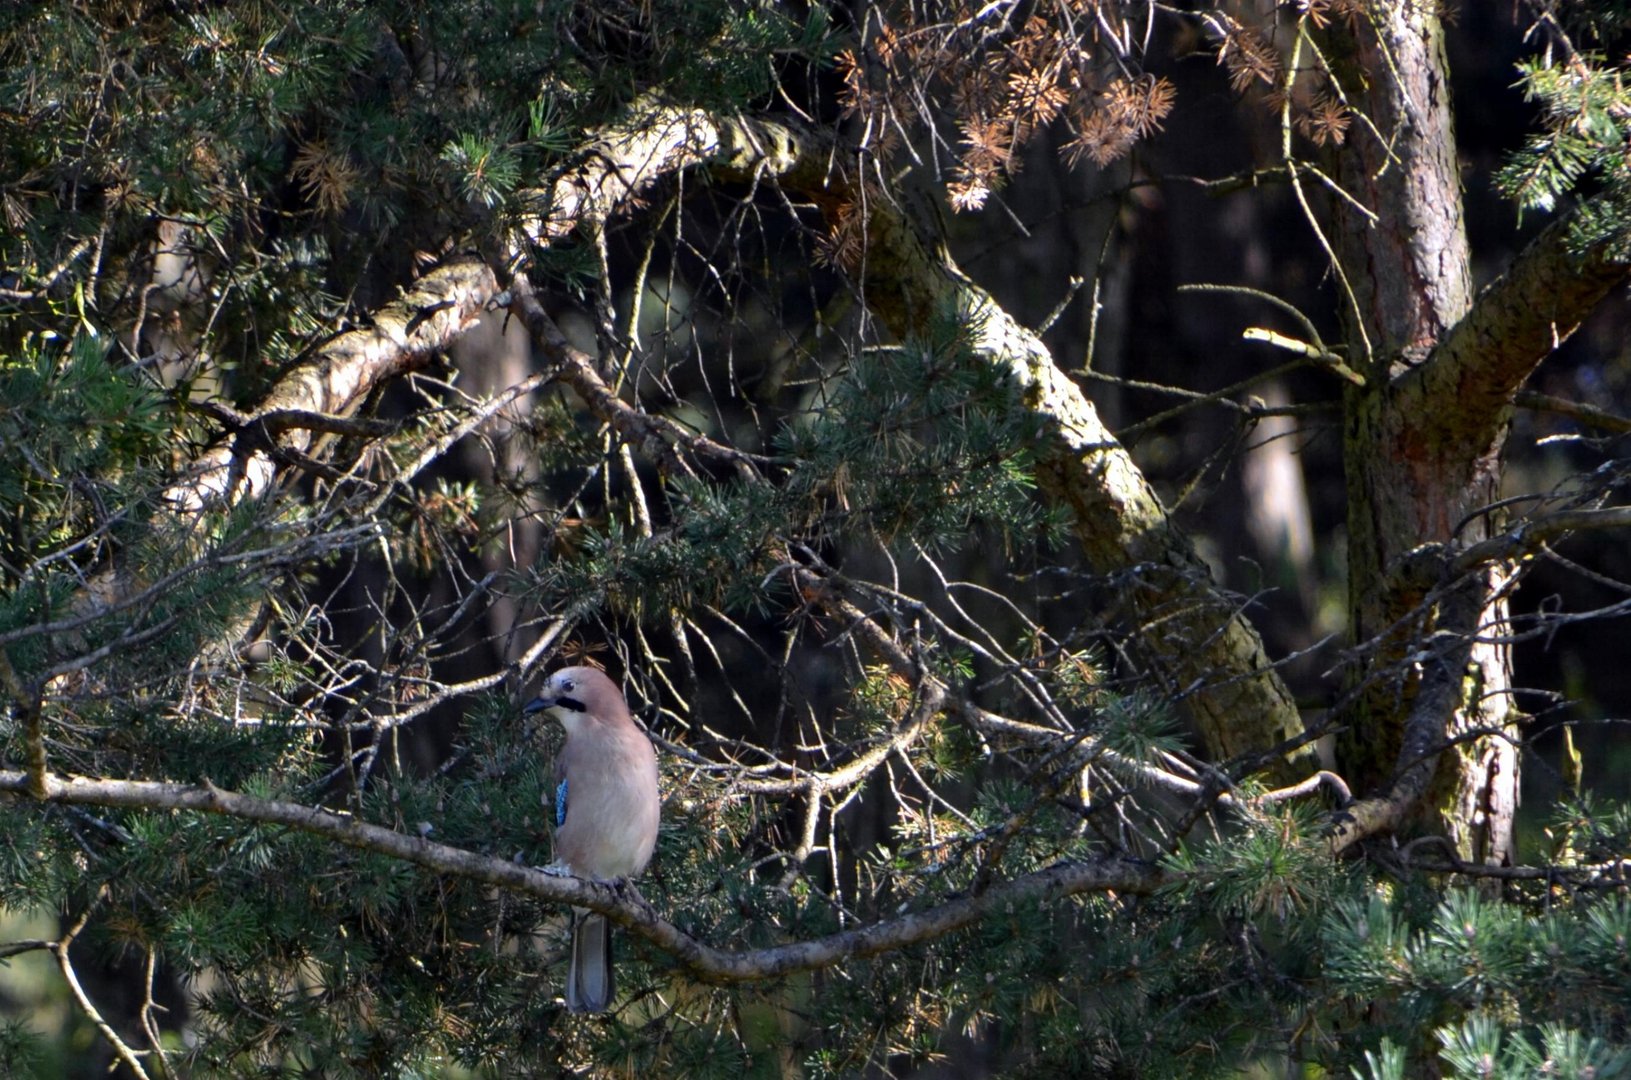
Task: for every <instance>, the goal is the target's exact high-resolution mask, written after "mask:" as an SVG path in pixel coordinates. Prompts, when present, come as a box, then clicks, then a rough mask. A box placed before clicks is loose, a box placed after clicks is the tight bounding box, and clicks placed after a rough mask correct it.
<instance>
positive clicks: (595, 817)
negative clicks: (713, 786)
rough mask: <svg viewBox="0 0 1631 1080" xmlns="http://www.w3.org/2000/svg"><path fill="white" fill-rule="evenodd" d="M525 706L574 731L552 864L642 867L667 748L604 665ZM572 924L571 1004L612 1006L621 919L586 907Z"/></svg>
mask: <svg viewBox="0 0 1631 1080" xmlns="http://www.w3.org/2000/svg"><path fill="white" fill-rule="evenodd" d="M521 713H522V715H523V716H533V715H535V714H537V713H548V714H549V715H550V716H552V717H554V718H555V719H556V720H558V721H560V724H561V727H563V728H565V729H566V742H565V743H564V744H562V746H561V752H560V755H559V756H558V757H557V758H556V759H555V783H556V788H555V861H554V863H552V864H551V866H550V867H548V868H546V869H549V870H552V871H555V872H565V873H569V874H571V875H572V876H573V877H581V878H590V879H593V880H595V881H616V880H618V879H621V878H632V877H635V876H636V875H638V874H639V873H640V871H642V870H644V869H645V868H646V863H648V862H650V861H651V851H652V849H653V848H654V847H656V845H657V816H658V813H659V810H660V799H659V796H658V794H657V754H656V752H655V751H654V750H652V748H651V740H650V739H648V738H646V736H645V733H644V732H642V731H641V730H640V729H639V728H638V727H636V726H635V724H634V719H633V717H631V716H630V715H629V707H628V704H627V703H626V702H625V701H624V700H623V694H622V692H621V691H620V690H618V688H617V685H616V684H615V683H613V682H612V680H611V679H609V678H607V677H606V674H605V673H604V672H602V671H600V670H598V669H596V668H590V667H569V668H562V669H561V670H560V671H557V672H555V673H554V674H553V675H551V676H550V677H549V680H548V681H547V682H545V683H544V688H543V692H542V693H541V694H540V695H539V696H538V697H536V698H534V699H533V700H532V701H529V702H528V703H527V704H526V706H525V707H524V708H523V709H522V710H521ZM572 922H573V925H572V962H571V967H570V969H569V970H568V972H567V978H566V1007H567V1008H568V1009H570V1010H571V1011H572V1012H575V1013H596V1012H604V1011H605V1010H606V1008H607V1006H609V1005H610V1004H611V1001H612V994H613V992H614V985H613V981H612V928H611V925H610V924H609V923H607V921H606V917H605V916H604V915H600V914H597V913H595V912H592V911H584V910H582V909H578V910H576V911H574V912H573V919H572Z"/></svg>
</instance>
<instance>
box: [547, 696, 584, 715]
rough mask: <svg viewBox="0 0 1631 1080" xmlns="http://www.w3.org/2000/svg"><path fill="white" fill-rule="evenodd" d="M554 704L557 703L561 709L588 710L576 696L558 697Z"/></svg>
mask: <svg viewBox="0 0 1631 1080" xmlns="http://www.w3.org/2000/svg"><path fill="white" fill-rule="evenodd" d="M555 704H557V705H559V706H560V707H561V708H563V709H571V710H572V711H573V712H588V711H589V710H588V709H586V708H584V705H583V702H581V701H579V700H578V699H577V698H572V697H558V698H556V699H555Z"/></svg>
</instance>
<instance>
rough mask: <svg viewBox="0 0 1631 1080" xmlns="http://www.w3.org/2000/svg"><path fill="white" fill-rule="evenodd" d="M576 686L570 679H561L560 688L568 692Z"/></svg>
mask: <svg viewBox="0 0 1631 1080" xmlns="http://www.w3.org/2000/svg"><path fill="white" fill-rule="evenodd" d="M577 688H578V684H577V683H575V682H573V681H572V680H571V679H562V680H561V689H562V690H565V691H567V692H569V693H570V692H571V691H573V690H576V689H577Z"/></svg>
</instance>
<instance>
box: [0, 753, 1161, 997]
mask: <svg viewBox="0 0 1631 1080" xmlns="http://www.w3.org/2000/svg"><path fill="white" fill-rule="evenodd" d="M32 783H33V780H32V779H31V778H30V777H29V776H28V774H26V773H23V772H17V771H13V770H0V792H10V793H12V794H15V795H27V794H29V793H30V792H31V791H32V790H33V788H32V787H31V784H32ZM44 787H45V801H47V802H55V803H64V804H70V805H93V806H118V807H125V808H127V809H134V810H191V811H196V812H199V813H207V814H219V815H222V816H224V817H230V818H236V819H238V820H240V821H252V822H259V823H261V824H267V825H282V826H286V827H288V828H293V829H298V830H300V831H301V832H307V833H311V834H313V835H317V836H323V837H327V838H328V839H330V840H333V841H335V842H337V843H340V844H344V845H346V846H347V847H353V848H358V849H361V850H364V851H372V852H376V853H378V854H381V855H387V856H390V857H392V858H396V859H401V860H402V861H404V862H410V863H413V864H414V865H416V866H421V867H424V868H425V869H427V870H432V871H435V872H437V873H441V874H451V875H454V876H457V877H463V878H469V879H472V880H475V881H481V882H485V883H486V884H489V885H493V886H496V887H498V888H504V889H512V890H514V891H516V892H523V893H527V894H529V895H531V896H535V897H537V898H538V899H540V900H547V901H551V902H554V903H561V904H571V905H573V906H575V907H583V908H590V909H592V910H594V911H598V912H600V913H602V914H603V915H605V916H606V917H607V918H609V919H611V920H612V921H613V922H615V923H617V924H618V925H619V926H625V927H628V928H629V929H630V930H632V931H633V932H635V933H636V934H639V935H640V936H641V937H644V938H646V939H647V940H648V941H650V942H651V943H652V944H654V945H656V946H657V947H658V948H661V949H663V950H664V951H666V952H668V953H670V954H672V955H673V956H675V957H676V958H677V959H678V960H679V961H680V962H681V963H682V964H683V965H684V966H685V967H687V968H688V969H690V971H691V972H692V974H694V975H695V976H696V977H697V978H699V979H702V980H703V981H705V982H715V983H736V982H754V981H758V980H762V979H769V978H775V977H777V976H781V975H788V974H792V973H795V972H799V971H813V970H815V969H818V968H825V967H831V966H833V965H834V964H837V963H840V962H841V961H844V960H847V959H851V958H854V957H865V956H876V955H878V954H880V953H885V952H891V951H893V950H896V949H901V948H905V947H907V946H910V945H916V944H920V943H922V942H925V941H931V940H934V939H935V938H939V937H943V936H945V935H946V934H949V933H951V932H953V931H955V930H959V929H961V928H963V927H965V926H968V925H970V924H972V923H975V922H978V921H979V920H980V919H982V918H984V917H985V916H986V915H988V914H990V913H991V912H993V911H1003V910H1005V909H1006V908H1008V907H1009V906H1010V905H1013V904H1016V903H1024V902H1028V901H1047V900H1053V899H1058V898H1061V897H1066V896H1074V895H1077V894H1080V893H1086V892H1104V891H1107V890H1112V889H1113V890H1115V891H1116V892H1120V893H1137V894H1147V893H1151V892H1154V891H1155V890H1157V889H1160V888H1163V887H1165V886H1167V885H1170V884H1172V883H1174V882H1175V881H1177V880H1178V878H1177V876H1176V875H1174V874H1173V873H1172V872H1171V871H1168V870H1164V869H1161V868H1160V867H1157V866H1154V865H1151V864H1149V863H1143V862H1137V861H1134V860H1131V859H1123V858H1105V859H1095V860H1091V861H1082V862H1062V863H1058V864H1055V865H1053V866H1050V867H1048V868H1047V869H1045V870H1038V871H1036V872H1034V873H1029V874H1023V875H1021V876H1019V877H1016V878H1012V879H1010V880H1008V881H1004V882H1002V883H1001V884H998V885H994V886H992V887H991V888H989V889H987V890H986V891H985V892H983V893H981V894H980V895H979V896H960V897H956V898H953V899H949V900H945V901H943V902H941V903H939V904H936V905H934V906H933V907H929V908H925V909H923V910H921V911H913V912H907V913H905V914H902V915H897V916H895V917H893V918H889V919H884V920H881V921H879V922H876V923H872V924H870V925H867V926H860V927H856V928H854V929H852V930H845V931H843V932H841V933H836V934H829V935H828V936H826V937H822V938H816V939H815V940H813V941H796V942H790V943H788V944H785V945H775V946H771V947H769V948H763V949H749V950H747V951H743V952H732V951H729V950H726V949H718V948H715V947H713V946H711V945H708V944H706V943H704V942H702V941H699V940H697V939H696V938H694V937H692V936H691V935H689V934H687V933H686V932H685V931H683V930H681V929H680V928H679V927H677V926H675V925H674V924H673V923H672V922H670V921H668V920H667V919H664V918H663V917H662V916H660V915H658V914H657V913H656V911H655V910H654V909H653V908H652V907H651V905H650V904H649V903H647V902H646V901H645V900H644V899H643V898H642V897H640V895H639V894H638V893H637V892H635V891H634V889H633V888H632V887H630V886H629V885H628V884H626V883H621V882H619V883H607V882H598V881H588V880H584V879H582V878H574V877H559V876H556V875H553V874H546V873H544V872H543V871H541V870H535V869H533V868H531V867H528V866H522V865H520V864H518V863H513V862H510V861H508V860H505V859H495V858H493V857H491V856H488V855H480V854H477V853H476V852H473V851H466V850H464V849H463V848H456V847H452V846H450V845H447V844H438V843H435V842H433V841H430V840H426V839H424V838H422V837H417V836H409V835H407V834H405V833H399V832H395V831H393V830H391V829H387V828H384V827H382V826H379V825H371V824H369V823H367V822H363V821H358V820H357V819H356V818H354V817H351V816H349V815H345V814H337V813H335V812H333V811H331V810H326V809H323V808H321V807H312V806H299V805H296V804H294V803H285V802H277V801H274V800H271V799H259V798H255V797H253V796H249V795H240V794H238V793H236V792H231V791H223V790H222V789H220V788H218V787H216V786H215V785H213V784H210V783H208V782H207V781H206V782H205V783H204V784H202V785H190V784H171V783H161V782H157V781H148V780H101V779H90V778H85V777H68V778H64V777H60V776H55V775H51V776H47V777H46V778H45V783H44Z"/></svg>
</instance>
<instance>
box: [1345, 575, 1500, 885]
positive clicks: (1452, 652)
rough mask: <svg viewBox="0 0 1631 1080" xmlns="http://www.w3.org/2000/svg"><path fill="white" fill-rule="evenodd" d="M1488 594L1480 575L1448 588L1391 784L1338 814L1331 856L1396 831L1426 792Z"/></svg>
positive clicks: (1462, 689) (1458, 703) (1457, 704)
mask: <svg viewBox="0 0 1631 1080" xmlns="http://www.w3.org/2000/svg"><path fill="white" fill-rule="evenodd" d="M1486 592H1487V590H1486V589H1485V588H1484V587H1483V581H1482V576H1481V575H1474V576H1471V577H1468V578H1465V579H1463V580H1461V581H1459V582H1457V583H1456V584H1454V585H1452V586H1450V587H1449V589H1448V590H1447V592H1446V595H1445V596H1444V597H1443V599H1441V600H1440V602H1439V619H1438V624H1439V629H1438V630H1437V631H1436V632H1435V633H1434V634H1433V635H1432V637H1430V638H1429V639H1428V640H1427V641H1426V642H1425V643H1424V645H1423V648H1422V650H1421V653H1420V654H1419V655H1420V663H1421V666H1422V677H1421V685H1420V687H1419V688H1418V689H1417V691H1416V697H1415V701H1414V702H1413V703H1412V704H1411V708H1410V715H1409V717H1408V718H1407V719H1406V721H1405V729H1404V742H1403V744H1402V745H1401V747H1400V749H1399V759H1398V765H1397V766H1396V768H1395V771H1394V776H1393V783H1392V785H1391V786H1390V787H1389V788H1388V790H1387V791H1386V792H1384V793H1383V794H1381V795H1378V796H1374V797H1372V798H1368V799H1361V800H1360V801H1358V802H1356V803H1353V804H1351V805H1349V806H1347V807H1345V808H1343V809H1342V810H1340V811H1338V812H1337V814H1336V815H1335V817H1334V819H1333V823H1332V829H1331V836H1330V844H1331V851H1332V852H1333V853H1340V852H1341V851H1343V850H1344V849H1346V848H1348V847H1350V846H1351V845H1353V844H1356V843H1358V842H1359V841H1360V840H1363V839H1365V838H1366V837H1369V836H1375V835H1378V834H1380V833H1384V832H1391V831H1393V830H1395V829H1397V828H1398V827H1399V826H1400V825H1401V824H1403V823H1404V821H1405V820H1406V818H1408V817H1409V815H1410V814H1411V812H1412V811H1414V810H1415V808H1416V806H1417V804H1418V803H1419V802H1421V799H1422V796H1423V795H1425V794H1426V793H1427V789H1428V787H1429V785H1430V784H1431V783H1432V780H1433V774H1434V772H1435V771H1436V770H1437V768H1438V761H1439V755H1440V754H1441V753H1443V751H1444V748H1445V746H1446V745H1447V741H1448V736H1449V732H1450V726H1451V723H1452V721H1453V719H1454V717H1455V714H1456V711H1457V710H1458V709H1459V708H1461V707H1462V704H1463V700H1464V698H1465V696H1466V686H1465V683H1466V674H1467V663H1468V661H1469V659H1470V658H1471V656H1472V648H1473V642H1474V640H1475V639H1476V637H1477V629H1478V619H1479V615H1480V613H1481V612H1482V611H1483V607H1484V600H1485V596H1486Z"/></svg>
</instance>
